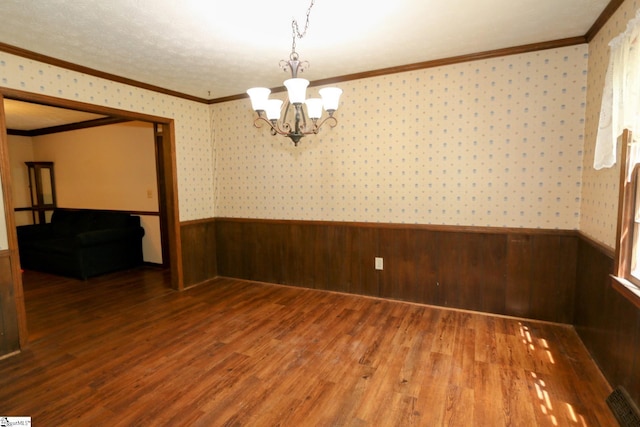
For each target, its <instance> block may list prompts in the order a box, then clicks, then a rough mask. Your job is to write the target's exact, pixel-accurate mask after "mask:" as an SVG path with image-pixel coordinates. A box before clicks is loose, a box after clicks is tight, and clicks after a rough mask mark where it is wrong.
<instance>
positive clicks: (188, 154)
mask: <svg viewBox="0 0 640 427" xmlns="http://www.w3.org/2000/svg"><path fill="white" fill-rule="evenodd" d="M0 85H1V86H4V87H8V88H13V89H19V90H23V91H27V92H33V93H39V94H44V95H48V96H53V97H57V98H64V99H71V100H74V101H80V102H87V103H91V104H96V105H104V106H108V107H113V108H118V109H123V110H129V111H135V112H140V113H146V114H151V115H155V116H161V117H167V118H173V119H175V134H176V155H177V169H178V197H179V205H180V220H182V221H186V220H192V219H200V218H210V217H211V216H213V159H212V141H211V134H212V133H211V128H210V124H211V121H210V118H209V107H208V106H207V105H204V104H201V103H196V102H192V101H187V100H184V99H179V98H175V97H171V96H168V95H163V94H159V93H155V92H151V91H148V90H145V89H139V88H135V87H131V86H127V85H124V84H121V83H115V82H112V81H109V80H105V79H100V78H97V77H93V76H89V75H85V74H80V73H77V72H74V71H69V70H65V69H62V68H58V67H55V66H51V65H47V64H42V63H40V62H37V61H32V60H28V59H25V58H21V57H19V56H14V55H10V54H7V53H4V52H0Z"/></svg>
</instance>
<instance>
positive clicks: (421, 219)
mask: <svg viewBox="0 0 640 427" xmlns="http://www.w3.org/2000/svg"><path fill="white" fill-rule="evenodd" d="M587 61H588V55H587V45H580V46H573V47H567V48H561V49H554V50H546V51H541V52H534V53H527V54H521V55H513V56H508V57H502V58H495V59H489V60H482V61H474V62H468V63H463V64H456V65H450V66H444V67H440V68H431V69H426V70H420V71H414V72H407V73H401V74H396V75H391V76H383V77H376V78H370V79H364V80H359V81H352V82H345V83H341V84H340V85H339V86H340V87H341V88H342V89H343V90H344V94H343V97H342V99H341V106H340V109H339V110H338V112H337V113H336V114H337V117H338V120H339V124H338V126H336V127H335V128H334V129H323V130H322V131H321V133H320V134H319V135H317V136H312V137H307V138H304V139H303V140H302V141H301V143H300V146H299V147H298V148H294V147H293V146H292V144H291V143H290V142H289V140H288V139H286V138H284V137H280V136H277V137H272V136H271V135H270V134H269V133H268V131H267V130H266V129H255V128H254V127H253V126H252V114H253V112H252V111H251V107H250V103H249V101H248V100H241V101H233V102H228V103H224V104H218V105H213V106H212V110H213V114H212V116H213V120H214V125H213V127H214V129H215V136H214V150H215V157H216V204H215V205H216V211H215V212H216V216H221V217H252V218H282V219H310V220H329V221H332V220H335V221H366V222H391V223H420V224H448V225H475V226H496V227H502V226H505V227H532V228H545V229H553V228H560V229H577V228H578V225H579V220H580V185H581V174H582V168H583V133H584V114H585V108H586V105H585V103H586V85H587ZM316 66H321V64H316ZM315 90H316V89H315V88H312V89H310V91H311V92H315Z"/></svg>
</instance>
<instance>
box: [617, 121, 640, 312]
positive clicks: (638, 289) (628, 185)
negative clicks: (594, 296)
mask: <svg viewBox="0 0 640 427" xmlns="http://www.w3.org/2000/svg"><path fill="white" fill-rule="evenodd" d="M632 140H633V135H632V133H631V131H630V130H628V129H625V130H624V131H623V133H622V136H621V145H622V150H621V156H620V187H619V197H618V225H617V230H616V252H615V260H614V273H613V275H612V279H613V280H612V285H613V287H614V288H615V289H616V290H618V291H619V292H620V293H621V294H622V295H624V296H625V297H626V298H627V299H628V300H629V301H631V302H632V303H633V304H634V305H636V307H639V308H640V278H637V277H635V276H633V275H632V274H631V265H632V257H633V255H634V247H633V245H634V233H638V234H639V235H640V223H636V222H635V218H636V207H637V203H636V202H640V201H637V200H636V197H637V193H638V191H639V190H640V188H639V187H638V186H639V185H640V163H636V164H634V165H633V166H631V165H630V164H629V163H630V155H629V152H630V149H631V143H632ZM631 167H632V168H633V169H632V170H631V171H630V168H631ZM630 173H631V175H630V176H631V179H630V180H627V177H628V176H629V174H630ZM638 210H640V208H639V209H638ZM639 215H640V214H639ZM636 246H637V247H636V250H637V251H638V252H640V239H638V242H637V243H636Z"/></svg>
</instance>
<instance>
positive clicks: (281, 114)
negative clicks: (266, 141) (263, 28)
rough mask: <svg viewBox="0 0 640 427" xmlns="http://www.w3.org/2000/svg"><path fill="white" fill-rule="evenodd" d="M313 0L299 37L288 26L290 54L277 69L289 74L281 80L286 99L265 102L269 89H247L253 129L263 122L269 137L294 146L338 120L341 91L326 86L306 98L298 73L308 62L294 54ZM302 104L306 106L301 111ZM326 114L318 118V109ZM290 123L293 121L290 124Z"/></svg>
mask: <svg viewBox="0 0 640 427" xmlns="http://www.w3.org/2000/svg"><path fill="white" fill-rule="evenodd" d="M313 3H314V0H311V5H310V6H309V9H308V10H307V21H306V24H305V28H304V31H303V32H302V34H301V33H300V31H299V28H298V23H297V22H296V20H295V19H294V20H293V21H292V23H291V27H292V29H293V42H292V44H291V54H290V55H289V59H288V60H282V61H280V68H281V69H282V70H284V71H285V72H290V73H291V78H290V79H287V80H285V81H284V86H285V87H286V88H287V99H286V101H285V102H283V101H281V100H279V99H269V94H270V93H271V90H270V89H268V88H266V87H254V88H251V89H249V90H247V94H249V97H250V98H251V107H252V108H253V110H254V111H255V112H256V114H257V118H256V119H255V120H254V122H253V125H254V126H255V127H257V128H259V127H261V125H262V124H263V123H266V124H267V125H268V126H269V128H270V132H271V135H283V136H287V137H289V138H291V141H293V145H295V146H296V147H297V146H298V142H300V139H302V137H304V136H305V135H311V134H317V133H318V132H319V131H320V128H321V127H322V126H323V125H324V124H325V123H328V124H329V126H330V127H335V126H336V125H337V124H338V120H337V119H336V118H335V117H334V116H333V113H334V112H335V111H336V110H337V109H338V104H339V102H340V95H341V94H342V89H339V88H337V87H326V88H322V89H320V90H319V91H318V93H319V94H320V98H308V99H307V87H308V86H309V80H306V79H301V78H299V77H298V73H301V72H303V71H304V70H305V69H307V68H308V67H309V62H308V61H301V60H300V56H299V55H298V53H297V52H296V37H297V38H299V39H301V38H302V37H304V36H305V34H306V33H307V29H308V28H309V14H310V13H311V8H312V7H313ZM303 105H304V106H306V112H305V108H303ZM323 108H324V110H325V111H326V112H327V115H326V116H325V118H324V119H323V118H322V110H323ZM291 120H293V122H291Z"/></svg>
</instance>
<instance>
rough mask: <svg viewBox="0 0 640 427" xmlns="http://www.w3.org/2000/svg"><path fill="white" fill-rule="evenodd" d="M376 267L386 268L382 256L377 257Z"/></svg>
mask: <svg viewBox="0 0 640 427" xmlns="http://www.w3.org/2000/svg"><path fill="white" fill-rule="evenodd" d="M375 267H376V270H384V261H383V260H382V257H376V259H375Z"/></svg>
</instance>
